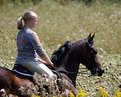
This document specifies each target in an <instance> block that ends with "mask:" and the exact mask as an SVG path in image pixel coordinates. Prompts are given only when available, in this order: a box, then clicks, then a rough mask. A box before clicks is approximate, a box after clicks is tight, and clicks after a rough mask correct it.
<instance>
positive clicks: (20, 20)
mask: <svg viewBox="0 0 121 97" xmlns="http://www.w3.org/2000/svg"><path fill="white" fill-rule="evenodd" d="M22 20H23V18H22V17H20V18H18V21H17V28H18V30H21V29H22V28H23V27H24V26H23V22H22Z"/></svg>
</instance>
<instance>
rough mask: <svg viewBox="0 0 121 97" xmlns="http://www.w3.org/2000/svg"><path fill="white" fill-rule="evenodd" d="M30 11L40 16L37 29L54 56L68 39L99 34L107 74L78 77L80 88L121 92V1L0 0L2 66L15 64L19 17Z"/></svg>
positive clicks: (94, 96)
mask: <svg viewBox="0 0 121 97" xmlns="http://www.w3.org/2000/svg"><path fill="white" fill-rule="evenodd" d="M29 10H31V11H34V12H35V13H37V15H38V17H39V18H38V24H37V26H36V27H35V28H34V29H33V30H34V31H36V32H37V34H38V35H39V38H40V41H41V43H42V45H43V47H44V49H45V50H46V52H47V54H48V55H49V56H50V57H51V54H52V52H53V51H54V50H55V49H58V48H59V47H60V46H61V45H62V44H64V43H65V42H66V41H67V40H69V41H72V42H75V41H78V40H80V39H84V38H87V36H88V35H89V33H92V34H93V33H96V35H95V39H94V41H95V46H96V47H97V50H98V53H99V58H100V61H101V62H102V63H103V66H104V69H105V71H106V73H105V74H104V75H103V76H102V77H87V76H85V75H81V76H78V78H77V91H78V89H79V87H80V88H82V89H83V90H84V91H85V93H87V94H88V96H89V97H97V94H98V88H99V87H103V88H104V89H105V90H107V91H108V92H109V94H110V95H111V97H112V96H113V95H114V94H115V90H116V89H117V90H118V91H121V72H120V69H121V0H0V66H4V67H7V68H10V69H11V68H12V67H13V65H14V61H15V59H16V55H17V48H16V35H17V32H18V30H17V28H16V27H17V25H16V24H17V19H18V18H19V17H21V16H22V15H23V13H24V12H26V11H29ZM80 66H82V65H80ZM80 71H81V70H80Z"/></svg>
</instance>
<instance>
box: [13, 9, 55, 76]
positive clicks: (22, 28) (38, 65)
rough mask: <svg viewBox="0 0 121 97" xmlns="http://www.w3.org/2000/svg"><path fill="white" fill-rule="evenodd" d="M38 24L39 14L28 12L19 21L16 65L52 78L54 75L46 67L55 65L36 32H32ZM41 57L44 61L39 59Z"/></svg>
mask: <svg viewBox="0 0 121 97" xmlns="http://www.w3.org/2000/svg"><path fill="white" fill-rule="evenodd" d="M36 24H37V14H36V13H34V12H32V11H27V12H25V13H24V14H23V16H22V17H20V18H19V19H18V22H17V25H18V27H17V28H18V29H19V32H18V35H17V50H18V55H17V58H16V62H15V64H20V65H22V66H24V67H25V68H27V69H28V70H29V71H30V72H32V73H35V72H37V73H38V74H40V75H41V74H43V73H45V74H47V75H49V76H50V77H52V76H53V75H54V74H53V73H52V71H51V70H50V69H49V68H48V67H47V66H46V65H45V64H47V65H49V66H53V63H52V62H51V60H50V59H49V57H48V56H47V54H46V52H45V51H44V49H43V48H42V45H41V43H40V41H39V38H38V35H37V33H36V32H34V31H32V30H31V29H33V28H34V27H35V25H36ZM38 55H39V57H41V59H42V60H43V61H40V59H39V58H38V57H37V56H38Z"/></svg>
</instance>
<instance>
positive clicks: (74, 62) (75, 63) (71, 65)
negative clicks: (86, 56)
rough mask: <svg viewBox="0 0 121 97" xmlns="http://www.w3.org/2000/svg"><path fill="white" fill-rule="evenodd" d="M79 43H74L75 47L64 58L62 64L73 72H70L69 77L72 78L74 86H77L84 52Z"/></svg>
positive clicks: (68, 70)
mask: <svg viewBox="0 0 121 97" xmlns="http://www.w3.org/2000/svg"><path fill="white" fill-rule="evenodd" d="M77 44H78V43H77ZM77 44H76V43H75V44H73V47H72V48H71V49H70V51H69V53H68V54H67V55H66V56H65V58H64V59H65V61H64V63H63V65H62V66H63V67H64V69H65V70H66V71H67V72H72V73H69V74H68V77H69V78H70V79H71V81H72V83H73V85H74V86H76V78H77V73H78V69H79V65H80V60H81V59H80V57H81V52H82V49H81V47H80V46H79V45H77Z"/></svg>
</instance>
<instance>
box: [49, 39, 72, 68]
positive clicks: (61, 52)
mask: <svg viewBox="0 0 121 97" xmlns="http://www.w3.org/2000/svg"><path fill="white" fill-rule="evenodd" d="M71 46H72V42H70V41H67V42H66V43H65V44H64V45H62V46H61V47H59V49H58V50H54V52H53V54H52V57H51V61H52V62H53V64H54V66H56V67H59V66H60V64H59V61H60V59H61V58H62V57H63V55H65V54H67V53H68V52H69V50H70V48H71Z"/></svg>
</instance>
